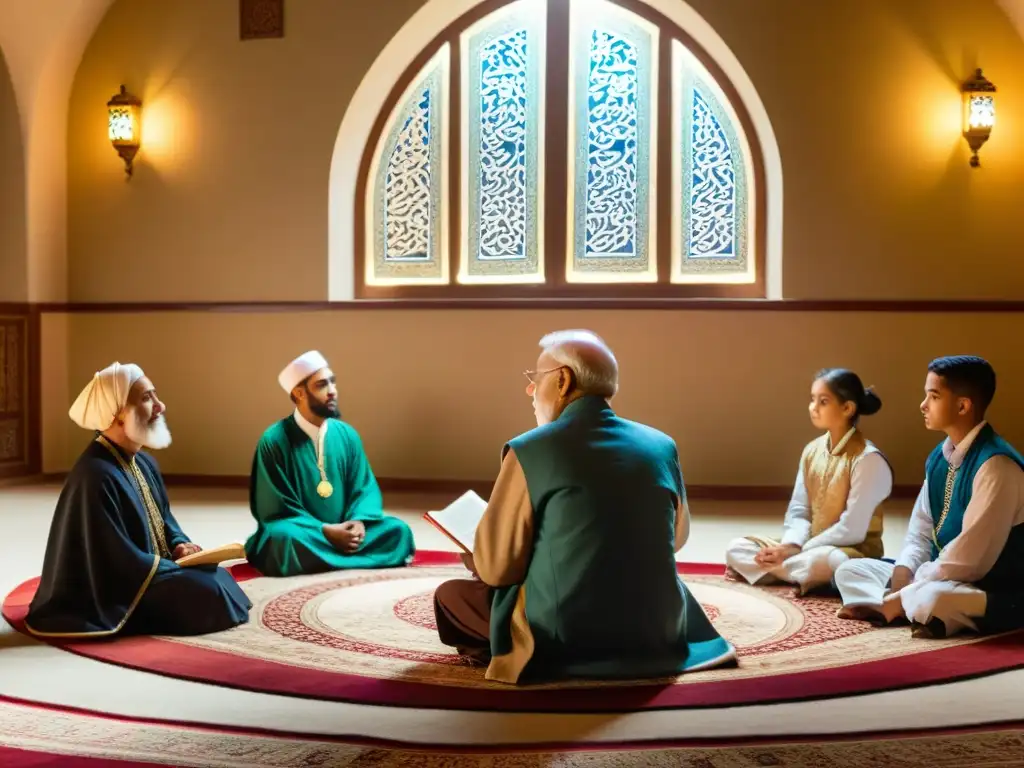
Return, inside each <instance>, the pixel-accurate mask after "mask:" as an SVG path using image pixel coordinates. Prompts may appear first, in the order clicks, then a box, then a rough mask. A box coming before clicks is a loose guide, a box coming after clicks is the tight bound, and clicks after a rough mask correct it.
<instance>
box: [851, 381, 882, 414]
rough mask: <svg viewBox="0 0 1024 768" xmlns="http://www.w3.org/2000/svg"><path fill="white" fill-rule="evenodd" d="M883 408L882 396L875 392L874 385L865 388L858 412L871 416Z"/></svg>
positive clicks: (858, 405)
mask: <svg viewBox="0 0 1024 768" xmlns="http://www.w3.org/2000/svg"><path fill="white" fill-rule="evenodd" d="M880 410H882V398H880V397H879V396H878V395H876V394H875V389H874V387H865V388H864V397H862V398H861V401H860V402H859V403H858V404H857V413H859V414H860V415H861V416H870V415H871V414H873V413H878V412H879V411H880Z"/></svg>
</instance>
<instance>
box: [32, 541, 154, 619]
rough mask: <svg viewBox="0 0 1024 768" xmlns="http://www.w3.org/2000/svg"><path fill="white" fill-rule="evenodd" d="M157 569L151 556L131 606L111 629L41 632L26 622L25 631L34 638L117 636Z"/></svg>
mask: <svg viewBox="0 0 1024 768" xmlns="http://www.w3.org/2000/svg"><path fill="white" fill-rule="evenodd" d="M159 567H160V558H159V557H158V556H157V555H153V564H152V565H151V566H149V575H147V576H146V580H145V581H143V582H142V586H141V587H139V591H138V592H136V593H135V598H134V599H133V600H132V602H131V605H129V606H128V610H127V611H125V613H124V618H122V619H121V621H119V622H118V623H117V626H116V627H114V628H113V629H101V630H98V631H96V632H43V631H41V630H38V629H33V628H32V625H30V624H29V623H28V621H26V622H25V629H27V630H28V631H29V633H30V634H32V635H35V636H36V637H105V636H107V635H114V634H117V633H118V632H120V631H121V629H122V628H123V627H124V625H125V624H126V623H127V622H128V619H130V618H131V616H132V614H133V613H134V612H135V609H136V608H137V607H138V605H139V601H140V600H141V599H142V596H143V595H144V594H146V590H147V589H149V583H150V582H151V581H153V576H155V575H156V569H157V568H159Z"/></svg>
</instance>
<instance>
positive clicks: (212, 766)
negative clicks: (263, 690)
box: [0, 700, 1024, 768]
mask: <svg viewBox="0 0 1024 768" xmlns="http://www.w3.org/2000/svg"><path fill="white" fill-rule="evenodd" d="M0 765H3V766H5V768H30V767H31V768H42V766H55V767H56V766H60V767H61V768H100V767H101V766H117V768H131V766H152V765H174V766H207V767H209V768H251V767H252V766H260V767H261V768H286V767H289V766H304V767H305V768H327V767H328V766H330V767H331V768H342V767H347V768H399V766H416V767H417V768H456V766H457V767H458V768H541V766H545V767H551V768H554V767H557V768H598V767H599V766H602V767H603V766H614V767H615V768H634V766H635V768H642V767H649V768H662V767H663V768H764V767H765V766H785V767H786V768H821V767H822V766H829V768H847V767H849V768H854V767H857V768H862V767H863V766H878V767H879V768H890V767H891V768H896V767H897V766H898V768H963V766H971V768H996V766H998V767H999V768H1005V767H1006V766H1016V765H1024V726H1022V725H1021V724H1012V725H1005V726H993V727H990V728H986V729H974V730H964V731H960V732H947V733H941V734H929V735H891V736H883V737H875V738H866V739H865V738H860V739H843V740H828V741H794V740H790V741H781V740H776V741H762V742H750V743H745V744H714V743H710V742H709V743H704V744H699V743H690V744H686V745H664V744H655V745H650V746H648V747H645V748H628V749H615V748H611V749H604V750H595V749H578V750H572V751H549V750H531V751H522V752H512V753H510V752H497V751H494V750H490V751H481V750H477V751H472V750H460V751H448V752H441V751H437V750H430V751H427V750H414V749H394V748H383V747H380V746H375V745H359V744H352V743H342V742H339V741H325V740H316V739H303V738H295V737H291V738H284V737H282V736H280V735H275V734H259V733H243V732H239V731H225V730H221V729H214V728H201V727H195V726H185V725H170V724H161V723H146V722H136V721H131V720H124V719H117V718H110V717H101V716H96V715H91V714H86V713H80V712H69V711H60V710H52V709H46V708H42V707H39V706H34V705H23V704H20V703H15V702H10V701H3V700H0Z"/></svg>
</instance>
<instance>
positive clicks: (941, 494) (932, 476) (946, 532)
mask: <svg viewBox="0 0 1024 768" xmlns="http://www.w3.org/2000/svg"><path fill="white" fill-rule="evenodd" d="M993 456H1009V457H1010V458H1011V459H1013V460H1014V461H1015V462H1017V466H1019V467H1021V468H1022V469H1024V457H1022V456H1021V455H1020V454H1019V453H1018V452H1017V451H1016V450H1015V449H1014V448H1013V446H1012V445H1010V444H1009V443H1008V442H1006V441H1005V440H1004V439H1003V438H1001V437H1000V436H999V435H998V434H997V433H996V431H995V430H994V429H993V428H992V426H991V425H990V424H986V425H985V426H984V427H982V428H981V430H980V431H979V432H978V434H977V436H976V437H975V438H974V442H973V443H972V444H971V447H970V449H969V450H968V451H967V455H966V456H964V458H963V461H962V462H961V464H960V469H959V470H957V472H956V475H955V479H954V481H953V489H952V493H951V495H950V501H949V511H948V513H947V514H946V519H945V520H943V521H942V525H941V527H940V526H939V522H940V520H941V518H942V511H943V509H944V507H945V495H946V479H947V475H948V472H949V462H948V461H946V457H945V455H944V454H943V452H942V443H940V444H939V445H938V446H936V448H935V450H933V451H932V452H931V455H930V456H929V457H928V461H927V462H926V463H925V476H926V478H927V480H928V505H929V507H930V508H931V513H932V525H933V530H934V536H933V537H932V560H935V559H936V558H937V557H938V556H939V552H940V551H941V550H942V549H945V548H946V547H947V546H948V545H949V543H950V542H951V541H953V539H955V538H956V537H957V536H959V535H960V532H961V531H962V530H963V526H964V512H965V511H966V510H967V505H968V504H969V503H970V501H971V494H972V491H973V488H974V476H975V475H976V474H977V473H978V468H979V467H981V465H982V464H984V463H985V462H986V461H988V460H989V459H990V458H992V457H993ZM936 541H937V542H938V544H936ZM1022 577H1024V525H1018V526H1015V527H1014V528H1012V529H1011V530H1010V536H1009V538H1008V539H1007V542H1006V546H1005V547H1004V549H1003V552H1002V554H1001V555H1000V556H999V559H998V560H997V561H996V564H995V565H994V566H993V567H992V569H991V570H990V571H989V573H988V574H987V575H986V576H985V578H984V579H983V582H979V585H982V584H983V585H982V586H981V587H980V588H982V589H985V588H991V587H993V586H998V585H1000V584H1003V583H1004V582H1006V581H1008V580H1009V581H1015V580H1019V579H1021V578H1022ZM1022 583H1024V582H1021V581H1017V583H1016V584H1013V586H1014V588H1016V589H1019V588H1020V586H1021V584H1022Z"/></svg>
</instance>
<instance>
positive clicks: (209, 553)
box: [174, 541, 245, 566]
mask: <svg viewBox="0 0 1024 768" xmlns="http://www.w3.org/2000/svg"><path fill="white" fill-rule="evenodd" d="M239 559H241V560H244V559H245V546H244V545H243V544H241V543H240V542H237V541H236V542H232V543H231V544H222V545H221V546H219V547H214V548H213V549H204V550H202V551H201V552H196V553H195V554H193V555H185V556H184V557H183V558H181V559H180V560H175V561H174V562H176V563H177V564H178V565H182V566H188V565H213V564H215V563H223V562H224V561H225V560H239Z"/></svg>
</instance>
